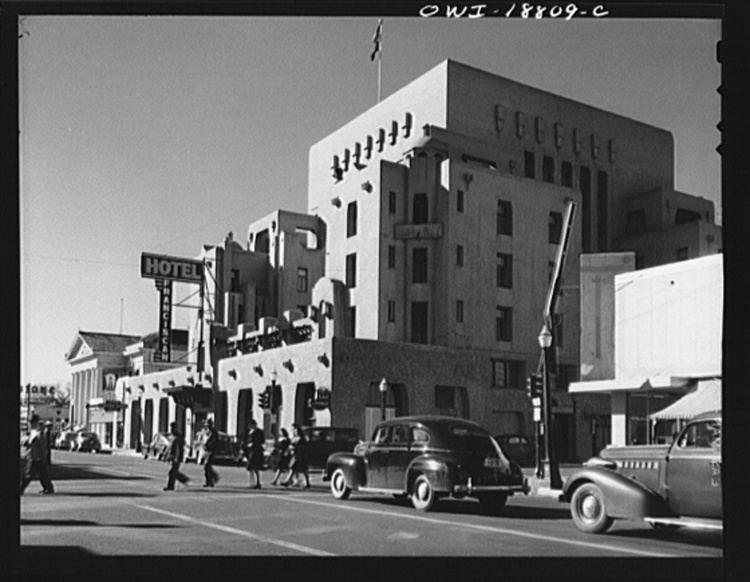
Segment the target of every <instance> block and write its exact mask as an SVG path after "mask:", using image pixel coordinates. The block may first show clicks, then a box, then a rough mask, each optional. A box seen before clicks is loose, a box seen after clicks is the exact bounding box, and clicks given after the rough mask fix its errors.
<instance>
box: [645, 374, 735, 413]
mask: <svg viewBox="0 0 750 582" xmlns="http://www.w3.org/2000/svg"><path fill="white" fill-rule="evenodd" d="M714 410H721V380H705V381H701V382H698V386H697V387H696V388H695V389H694V390H693V391H692V392H689V393H688V394H686V395H685V396H683V397H682V398H680V399H679V400H678V401H677V402H674V403H672V404H670V405H669V406H667V407H666V408H664V409H663V410H660V411H659V412H655V413H654V414H652V415H651V419H652V420H674V419H688V418H693V417H694V416H696V415H698V414H701V413H702V412H711V411H714Z"/></svg>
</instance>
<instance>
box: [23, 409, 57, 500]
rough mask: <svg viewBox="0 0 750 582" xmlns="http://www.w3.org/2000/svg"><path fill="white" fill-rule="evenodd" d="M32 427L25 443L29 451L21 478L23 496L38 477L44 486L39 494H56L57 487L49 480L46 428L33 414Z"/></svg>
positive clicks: (30, 420)
mask: <svg viewBox="0 0 750 582" xmlns="http://www.w3.org/2000/svg"><path fill="white" fill-rule="evenodd" d="M29 424H30V425H31V427H32V430H31V434H30V435H29V438H28V440H27V441H26V442H25V443H24V445H25V446H26V448H27V449H28V454H27V456H26V459H25V462H24V467H23V475H22V477H21V495H23V492H24V491H26V487H28V486H29V483H31V481H32V480H33V479H34V478H35V477H36V478H37V479H39V482H40V483H41V484H42V490H41V491H40V492H39V493H42V494H44V495H50V494H52V493H54V492H55V487H54V485H53V484H52V481H51V480H50V478H49V471H48V465H47V459H48V456H47V453H48V449H47V440H46V438H45V436H44V427H43V425H42V421H41V420H40V418H39V416H38V415H36V414H32V415H31V418H30V419H29Z"/></svg>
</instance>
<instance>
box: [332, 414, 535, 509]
mask: <svg viewBox="0 0 750 582" xmlns="http://www.w3.org/2000/svg"><path fill="white" fill-rule="evenodd" d="M323 480H324V481H330V482H331V493H332V494H333V496H334V497H335V498H336V499H347V498H348V497H349V495H350V494H351V492H352V491H353V490H359V491H363V492H375V493H390V494H392V495H394V496H397V497H404V496H408V497H410V498H411V502H412V505H413V506H414V507H415V508H416V509H418V510H420V511H428V510H430V509H431V508H432V507H433V505H434V504H435V502H436V501H437V500H438V499H440V498H441V497H448V496H452V497H455V498H457V499H460V498H463V497H466V496H470V497H476V498H477V499H479V501H480V502H481V503H482V505H484V506H485V507H486V508H487V509H488V510H490V511H492V512H495V511H498V510H499V509H500V508H502V507H503V506H504V505H505V502H506V500H507V498H508V496H510V495H513V494H515V493H524V494H526V493H528V491H529V487H528V483H527V480H526V478H525V477H524V475H523V473H522V472H521V468H520V467H519V466H518V465H517V464H516V463H513V462H511V461H509V460H508V458H507V457H506V456H505V454H504V453H503V451H502V450H501V449H500V446H499V445H498V444H497V442H496V441H495V439H493V438H492V436H491V435H490V433H489V432H487V431H486V430H485V429H484V428H482V427H481V426H479V425H478V424H476V423H474V422H471V421H468V420H463V419H460V418H453V417H445V416H406V417H400V418H392V419H390V420H388V421H386V422H383V423H381V424H379V425H378V426H377V427H376V428H375V432H374V433H373V437H372V440H371V441H368V442H366V443H363V444H361V445H358V446H357V447H355V451H354V452H351V453H344V452H338V453H334V454H332V455H331V456H329V457H328V461H327V463H326V470H325V474H324V476H323Z"/></svg>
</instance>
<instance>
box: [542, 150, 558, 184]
mask: <svg viewBox="0 0 750 582" xmlns="http://www.w3.org/2000/svg"><path fill="white" fill-rule="evenodd" d="M542 180H544V181H545V182H549V183H550V184H554V182H555V160H553V159H552V158H551V157H550V156H544V157H543V158H542Z"/></svg>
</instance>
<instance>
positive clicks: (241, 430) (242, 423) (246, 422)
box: [237, 388, 253, 439]
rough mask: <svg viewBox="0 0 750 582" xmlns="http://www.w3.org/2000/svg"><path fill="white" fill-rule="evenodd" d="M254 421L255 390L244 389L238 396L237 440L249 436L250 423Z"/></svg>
mask: <svg viewBox="0 0 750 582" xmlns="http://www.w3.org/2000/svg"><path fill="white" fill-rule="evenodd" d="M252 419H253V390H252V388H243V389H242V390H240V391H239V394H238V396H237V438H239V439H243V438H245V436H247V431H248V429H249V428H250V421H251V420H252Z"/></svg>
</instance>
